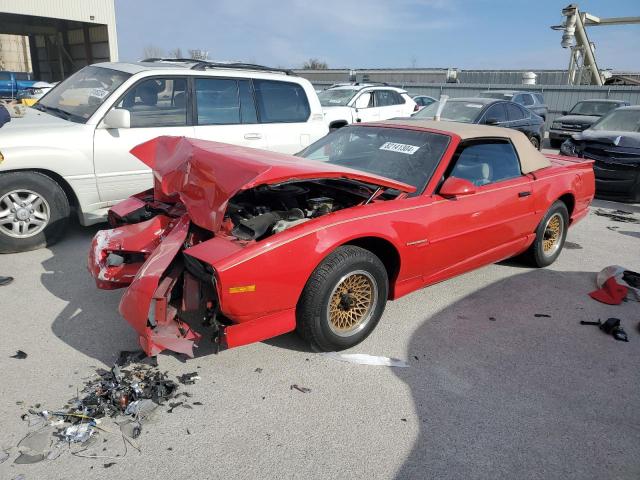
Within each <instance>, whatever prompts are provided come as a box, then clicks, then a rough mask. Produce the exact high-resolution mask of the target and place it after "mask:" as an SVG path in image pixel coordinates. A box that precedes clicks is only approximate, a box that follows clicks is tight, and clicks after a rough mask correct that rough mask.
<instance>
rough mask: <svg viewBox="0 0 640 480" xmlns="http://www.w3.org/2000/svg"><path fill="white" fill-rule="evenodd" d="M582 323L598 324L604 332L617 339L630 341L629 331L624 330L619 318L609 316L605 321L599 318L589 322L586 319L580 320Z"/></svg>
mask: <svg viewBox="0 0 640 480" xmlns="http://www.w3.org/2000/svg"><path fill="white" fill-rule="evenodd" d="M580 325H596V326H598V327H600V330H602V331H603V332H604V333H607V334H609V335H611V336H613V338H615V339H616V340H619V341H621V342H628V341H629V339H628V337H627V332H625V331H624V329H623V328H622V326H621V325H620V319H619V318H607V319H606V320H605V321H604V322H602V321H601V320H600V319H598V321H597V322H589V321H586V320H580Z"/></svg>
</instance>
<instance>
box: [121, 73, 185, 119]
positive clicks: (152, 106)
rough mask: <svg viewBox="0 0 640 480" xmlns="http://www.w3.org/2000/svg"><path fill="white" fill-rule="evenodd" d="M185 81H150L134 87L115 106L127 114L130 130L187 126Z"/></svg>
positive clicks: (163, 79) (170, 79) (153, 79)
mask: <svg viewBox="0 0 640 480" xmlns="http://www.w3.org/2000/svg"><path fill="white" fill-rule="evenodd" d="M186 91H187V81H186V79H184V78H152V79H149V80H144V81H142V82H140V83H138V84H137V85H135V86H134V87H133V88H131V90H129V92H127V93H126V94H125V96H124V98H123V99H122V100H121V101H120V103H119V104H118V105H117V107H118V108H126V109H127V110H129V111H130V112H131V127H132V128H147V127H184V126H186V125H187V97H186Z"/></svg>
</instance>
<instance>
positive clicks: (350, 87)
mask: <svg viewBox="0 0 640 480" xmlns="http://www.w3.org/2000/svg"><path fill="white" fill-rule="evenodd" d="M318 97H319V98H320V103H321V104H322V109H323V111H324V119H325V122H326V123H327V125H328V126H329V129H331V130H333V129H336V128H340V127H344V126H345V125H349V124H351V123H358V122H374V121H377V120H387V119H389V118H394V117H408V116H410V115H411V114H412V113H413V112H415V111H417V110H418V107H417V105H416V102H414V101H413V99H412V98H411V97H410V96H409V95H408V94H407V91H406V90H403V89H401V88H396V87H390V86H388V85H374V84H367V83H365V84H358V83H354V84H345V85H335V86H333V87H330V88H328V89H326V90H324V91H322V92H320V93H319V94H318Z"/></svg>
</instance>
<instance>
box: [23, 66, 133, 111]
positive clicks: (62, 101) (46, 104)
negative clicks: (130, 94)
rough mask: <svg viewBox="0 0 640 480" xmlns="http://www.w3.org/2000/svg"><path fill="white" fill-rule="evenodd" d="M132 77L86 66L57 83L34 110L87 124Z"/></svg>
mask: <svg viewBox="0 0 640 480" xmlns="http://www.w3.org/2000/svg"><path fill="white" fill-rule="evenodd" d="M130 76H131V75H130V74H128V73H125V72H120V71H118V70H111V69H109V68H101V67H85V68H83V69H82V70H80V71H79V72H76V73H74V74H73V75H71V76H70V77H69V78H67V79H66V80H64V81H63V82H61V83H60V84H58V85H57V86H56V87H55V88H54V89H53V90H51V91H50V92H49V93H48V94H47V95H46V96H44V97H43V98H42V99H40V101H39V102H38V103H36V105H35V106H34V108H37V109H38V110H41V111H43V112H47V113H50V114H52V115H56V116H58V117H61V118H64V119H65V120H71V121H72V122H77V123H85V122H86V121H87V120H88V119H89V117H91V115H93V114H94V112H95V111H96V110H97V109H98V107H100V105H102V104H103V102H104V101H105V100H106V99H107V98H108V97H109V95H111V94H112V93H113V91H114V90H115V89H116V88H118V87H119V86H120V85H122V83H123V82H124V81H125V80H126V79H127V78H129V77H130Z"/></svg>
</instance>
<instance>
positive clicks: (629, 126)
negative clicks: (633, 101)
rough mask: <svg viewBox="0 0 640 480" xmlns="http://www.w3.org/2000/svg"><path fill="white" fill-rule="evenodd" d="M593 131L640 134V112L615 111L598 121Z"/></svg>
mask: <svg viewBox="0 0 640 480" xmlns="http://www.w3.org/2000/svg"><path fill="white" fill-rule="evenodd" d="M591 129H592V130H609V131H613V132H640V110H615V111H613V112H611V113H610V114H609V115H607V116H606V117H603V118H602V119H600V120H598V122H597V123H595V124H594V125H593V126H592V127H591Z"/></svg>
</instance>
